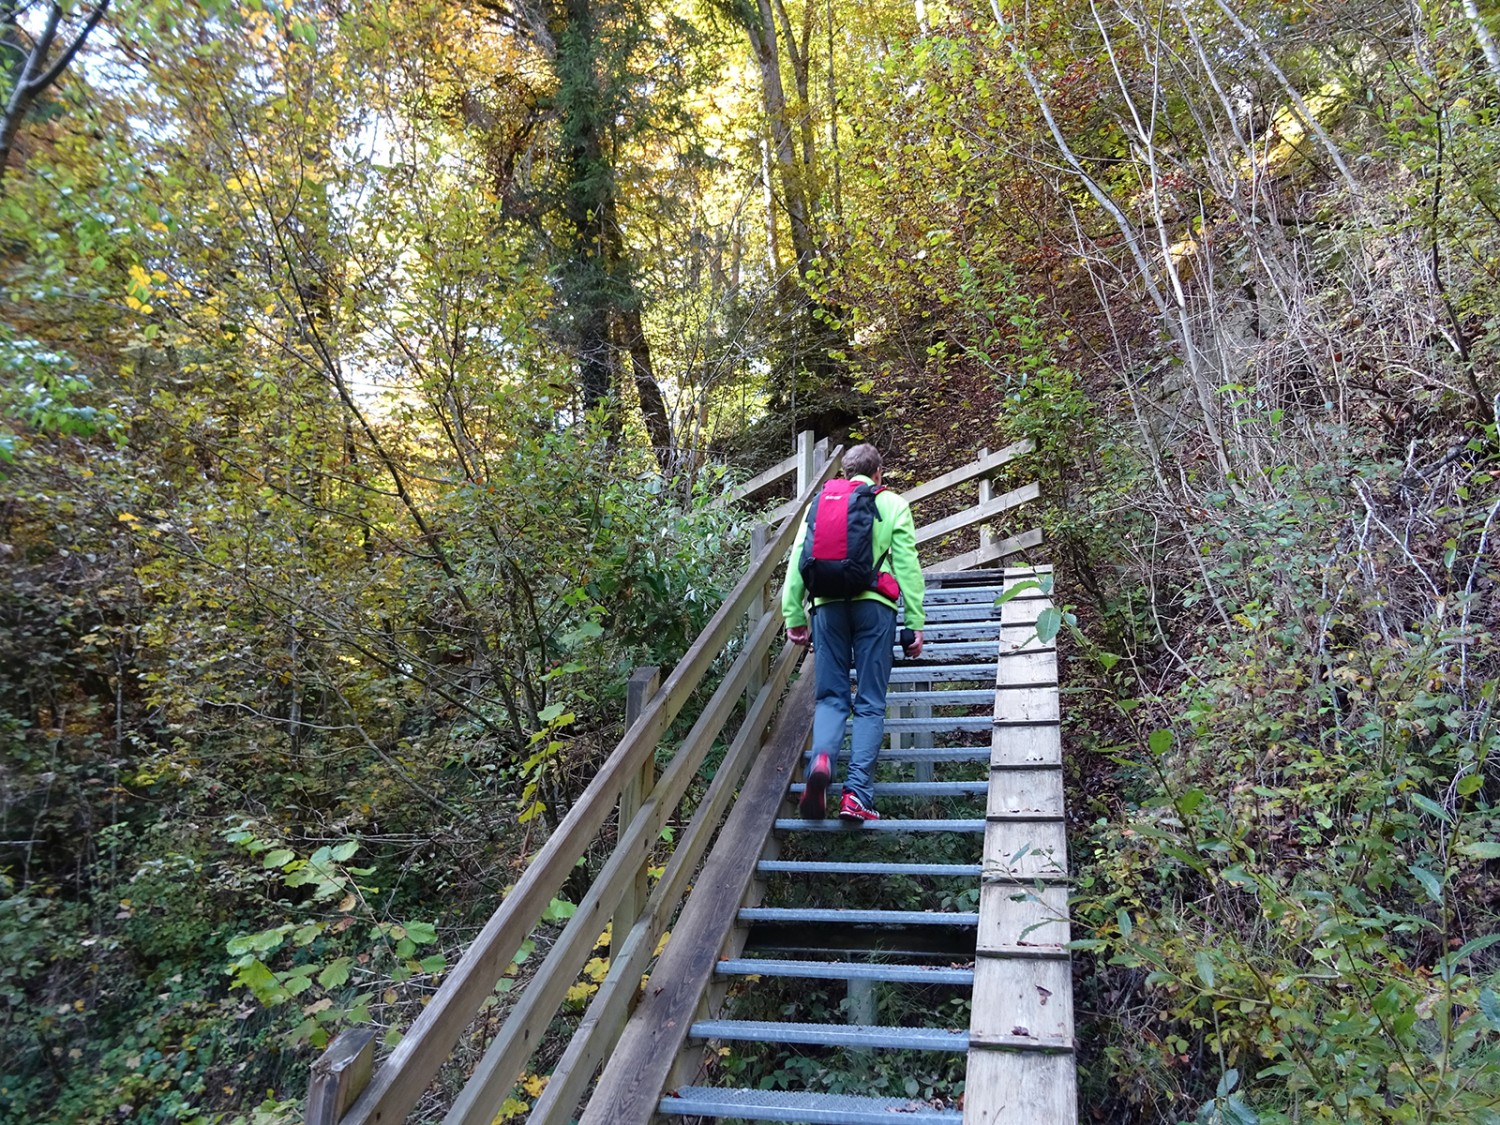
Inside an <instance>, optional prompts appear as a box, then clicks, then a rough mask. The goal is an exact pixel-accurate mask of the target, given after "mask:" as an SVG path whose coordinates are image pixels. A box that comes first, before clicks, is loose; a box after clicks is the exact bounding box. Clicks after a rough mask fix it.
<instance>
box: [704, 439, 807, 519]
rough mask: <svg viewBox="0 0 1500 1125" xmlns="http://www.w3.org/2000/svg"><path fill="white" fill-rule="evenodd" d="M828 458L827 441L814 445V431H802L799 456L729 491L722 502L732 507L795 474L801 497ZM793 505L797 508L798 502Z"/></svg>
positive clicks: (786, 459) (786, 460)
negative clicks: (824, 460) (808, 483)
mask: <svg viewBox="0 0 1500 1125" xmlns="http://www.w3.org/2000/svg"><path fill="white" fill-rule="evenodd" d="M827 455H828V439H827V438H823V439H821V440H820V441H818V442H816V443H814V441H813V431H812V430H803V431H802V432H801V433H799V434H798V435H797V452H795V453H793V454H792V455H791V456H790V457H786V458H783V459H782V460H780V461H778V462H776V464H774V465H772V466H771V467H770V468H769V469H765V470H763V471H761V472H759V473H756V474H755V476H753V477H751V478H750V479H749V480H747V481H746V482H745V483H744V484H742V485H739V486H737V487H735V488H732V489H730V491H729V492H728V493H727V494H726V495H725V497H724V500H723V502H724V503H726V504H733V503H735V502H736V501H739V500H743V499H745V497H747V496H754V495H755V494H756V493H757V492H759V491H760V490H761V489H763V488H770V487H771V485H773V484H776V483H777V482H779V481H783V480H785V479H786V478H787V477H789V476H791V475H792V474H793V473H796V474H797V492H798V494H799V495H800V494H801V493H803V492H806V491H807V488H806V486H805V485H806V482H808V481H810V480H811V479H812V478H813V476H814V474H816V473H817V471H818V470H819V469H821V468H822V460H823V458H824V457H826V456H827ZM792 503H793V504H795V503H796V500H793V501H792Z"/></svg>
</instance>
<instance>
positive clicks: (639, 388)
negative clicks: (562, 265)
mask: <svg viewBox="0 0 1500 1125" xmlns="http://www.w3.org/2000/svg"><path fill="white" fill-rule="evenodd" d="M620 343H621V344H622V345H623V347H624V348H625V353H626V355H628V356H629V357H630V374H631V377H632V378H633V379H634V381H635V390H636V394H637V395H638V396H639V397H640V400H641V417H642V418H643V419H645V422H646V433H647V434H648V435H650V438H651V451H652V452H653V453H655V454H656V465H657V468H658V469H660V470H661V475H662V477H663V479H671V476H672V474H673V472H674V471H675V469H676V465H677V451H676V449H675V448H674V447H673V444H672V421H671V419H670V418H669V417H668V416H667V403H666V400H665V399H664V398H663V397H662V393H661V385H660V384H659V383H658V382H657V381H656V372H655V371H654V370H653V368H652V365H651V344H650V342H649V341H648V340H647V339H646V332H645V329H644V327H643V326H642V325H641V310H640V308H639V307H638V306H634V305H633V306H630V307H627V308H624V309H622V310H621V311H620Z"/></svg>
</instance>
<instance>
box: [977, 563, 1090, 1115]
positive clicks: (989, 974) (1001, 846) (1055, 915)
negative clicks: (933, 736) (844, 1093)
mask: <svg viewBox="0 0 1500 1125" xmlns="http://www.w3.org/2000/svg"><path fill="white" fill-rule="evenodd" d="M1041 573H1044V571H1041V570H1026V569H1021V568H1016V569H1014V570H1007V571H1006V572H1005V581H1006V584H1007V585H1011V584H1013V583H1017V582H1023V581H1027V580H1030V579H1035V578H1037V577H1039V576H1040V574H1041ZM1027 595H1028V596H1025V597H1018V598H1013V599H1012V600H1011V601H1009V602H1006V603H1005V604H1004V605H1003V606H1002V607H1001V626H1002V628H1001V643H1000V656H999V665H998V668H997V671H996V676H995V684H996V690H995V716H994V718H995V730H994V737H993V740H992V742H991V754H990V789H989V797H988V801H987V809H986V818H987V819H988V821H989V823H988V824H986V826H985V833H984V877H983V881H982V883H981V887H980V892H979V930H978V934H977V935H976V950H975V962H974V1004H973V1011H972V1016H971V1018H970V1025H969V1041H970V1048H969V1059H968V1077H967V1080H966V1082H965V1094H964V1121H965V1123H966V1125H977V1123H983V1125H1043V1123H1045V1125H1076V1122H1077V1120H1078V1104H1077V1103H1078V1093H1077V1085H1078V1083H1077V1075H1076V1066H1075V1062H1074V1057H1073V975H1072V974H1073V967H1072V962H1071V960H1070V958H1069V956H1068V952H1067V949H1066V945H1067V942H1068V939H1069V923H1068V887H1067V878H1066V877H1067V863H1068V860H1067V851H1068V841H1067V826H1066V821H1065V820H1064V819H1063V813H1064V807H1063V803H1064V802H1063V784H1062V780H1063V772H1062V730H1061V726H1060V722H1059V721H1060V719H1061V711H1060V707H1059V702H1058V693H1057V654H1056V651H1055V650H1054V648H1053V647H1052V646H1051V644H1050V643H1049V644H1047V645H1043V644H1042V643H1041V641H1040V640H1039V638H1038V637H1037V635H1036V624H1035V623H1036V620H1037V617H1038V614H1039V613H1040V612H1041V611H1042V610H1043V609H1044V608H1046V606H1047V605H1048V604H1050V603H1049V602H1048V601H1047V600H1046V599H1043V598H1039V597H1036V596H1035V595H1034V594H1032V591H1030V590H1028V591H1027Z"/></svg>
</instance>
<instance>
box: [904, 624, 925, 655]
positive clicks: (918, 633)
mask: <svg viewBox="0 0 1500 1125" xmlns="http://www.w3.org/2000/svg"><path fill="white" fill-rule="evenodd" d="M912 633H913V637H912V642H911V647H910V648H908V649H907V650H906V655H907V656H909V657H911V658H912V659H913V660H915V659H916V658H917V657H919V656H921V655H922V630H920V629H913V630H912Z"/></svg>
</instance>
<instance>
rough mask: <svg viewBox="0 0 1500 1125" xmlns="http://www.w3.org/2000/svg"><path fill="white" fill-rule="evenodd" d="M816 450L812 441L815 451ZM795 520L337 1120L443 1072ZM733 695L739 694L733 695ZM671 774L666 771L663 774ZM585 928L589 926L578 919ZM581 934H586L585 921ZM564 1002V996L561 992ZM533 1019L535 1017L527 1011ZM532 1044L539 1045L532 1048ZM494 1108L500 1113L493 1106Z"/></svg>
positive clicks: (369, 1118)
mask: <svg viewBox="0 0 1500 1125" xmlns="http://www.w3.org/2000/svg"><path fill="white" fill-rule="evenodd" d="M811 448H812V447H811V444H810V443H809V449H811ZM842 452H843V451H842V449H840V450H838V451H836V452H835V454H834V456H833V457H831V458H830V459H829V460H828V461H827V463H826V464H825V465H824V466H823V467H822V472H820V473H818V474H817V475H816V477H814V478H812V479H810V480H809V482H808V487H807V488H805V489H804V490H803V494H802V496H801V499H800V504H802V505H806V504H809V503H811V501H812V498H813V497H814V496H815V495H816V491H817V489H818V488H819V487H821V485H822V483H823V481H824V480H826V479H827V478H828V477H831V476H832V475H833V473H834V471H835V470H836V469H837V468H838V466H839V464H840V462H841V460H842ZM796 526H797V521H796V520H795V519H792V520H788V521H786V522H785V523H783V524H782V526H781V527H780V529H779V530H778V531H777V533H776V534H775V535H773V536H770V537H768V540H769V541H768V542H767V544H766V548H765V550H764V551H763V552H762V553H761V555H760V556H759V558H757V559H756V560H755V561H754V563H753V565H752V566H751V568H750V570H749V571H748V572H747V573H746V575H745V576H744V578H742V579H741V580H740V582H739V583H738V584H737V585H736V586H735V587H734V589H733V590H732V591H730V593H729V595H728V596H727V597H726V598H725V600H724V603H723V605H721V606H720V607H719V610H718V612H717V613H715V614H714V616H713V618H712V619H711V620H710V621H709V623H708V625H707V626H706V627H705V628H704V630H703V632H702V633H701V634H700V635H699V637H698V639H697V640H696V641H695V642H694V643H693V645H692V647H691V648H689V650H688V651H687V653H686V654H685V655H684V656H683V658H682V660H681V661H679V662H678V664H677V667H676V668H674V669H673V671H672V673H671V675H669V676H668V677H667V679H666V682H665V683H663V684H662V686H661V689H660V690H659V691H657V692H656V694H655V695H654V696H653V697H652V698H651V700H650V701H649V702H648V703H647V705H646V707H645V709H644V711H643V713H642V714H641V716H640V718H638V719H637V720H636V721H635V723H633V724H632V725H631V726H630V728H629V729H628V730H627V731H626V732H625V735H624V737H623V738H622V739H621V740H620V742H619V743H618V745H616V747H615V749H614V751H613V752H612V753H611V754H610V756H609V758H608V759H606V761H605V762H604V764H603V765H602V766H601V767H600V768H599V772H598V773H597V774H596V775H595V776H594V779H593V781H592V782H590V784H589V786H588V788H587V789H586V790H585V791H584V793H583V795H582V796H581V797H580V798H579V799H578V800H577V801H576V802H575V803H574V805H573V807H572V808H571V809H570V810H568V812H567V814H566V815H565V816H564V817H563V820H562V823H560V824H559V825H558V827H557V828H556V830H554V832H553V833H552V835H551V837H549V838H548V840H547V842H546V843H545V844H544V845H543V846H542V848H541V850H540V851H539V852H538V853H537V855H536V857H535V858H534V859H533V860H532V862H531V864H530V865H529V866H528V867H527V869H526V871H525V872H524V873H523V874H522V876H521V878H520V879H519V880H517V882H516V884H515V886H514V887H513V888H512V890H511V892H510V893H509V894H508V895H507V896H506V897H505V899H504V901H503V902H502V903H501V904H500V906H499V908H498V909H497V910H496V911H495V913H494V914H493V915H491V917H490V919H489V921H488V922H486V923H485V926H484V928H483V929H482V930H481V931H480V933H479V935H478V937H476V939H475V940H474V942H473V944H472V945H470V947H469V949H468V950H467V951H466V952H465V953H464V956H463V957H462V959H460V961H459V962H458V964H457V965H456V966H455V967H454V969H453V971H452V972H451V973H450V974H449V976H448V978H447V979H446V980H445V981H444V982H443V985H442V987H441V988H440V989H439V990H438V992H437V994H436V995H434V996H433V998H432V1001H431V1002H430V1003H429V1004H428V1005H427V1007H426V1008H425V1009H424V1010H423V1012H422V1014H421V1015H420V1016H419V1017H418V1018H417V1020H416V1022H415V1023H414V1024H413V1025H412V1027H411V1029H410V1031H408V1032H407V1034H406V1036H405V1038H403V1039H402V1041H401V1042H400V1043H399V1044H398V1045H397V1046H396V1048H395V1049H394V1050H393V1051H392V1052H391V1054H390V1056H389V1057H388V1058H387V1059H386V1060H385V1063H384V1064H383V1065H382V1066H381V1067H380V1068H379V1069H378V1070H377V1071H376V1073H375V1075H374V1077H373V1079H372V1080H371V1082H370V1085H369V1086H368V1087H367V1088H366V1090H365V1092H364V1094H362V1095H361V1096H360V1098H359V1099H358V1100H357V1101H356V1102H355V1104H354V1106H353V1107H352V1109H351V1110H350V1111H349V1113H348V1114H347V1115H346V1116H345V1117H344V1118H343V1119H342V1120H341V1122H340V1125H377V1123H379V1125H391V1123H394V1122H399V1121H404V1120H405V1118H406V1115H407V1114H408V1113H409V1112H410V1111H411V1109H412V1107H413V1106H414V1105H416V1103H417V1100H418V1099H419V1098H420V1097H421V1095H422V1091H423V1090H424V1089H426V1087H427V1085H428V1083H429V1082H431V1080H432V1078H433V1076H434V1075H436V1073H437V1072H438V1069H439V1068H440V1067H441V1066H442V1064H443V1062H444V1060H446V1059H447V1058H448V1056H449V1055H450V1054H451V1053H452V1051H453V1048H454V1045H455V1044H456V1043H457V1042H458V1039H459V1036H460V1035H462V1034H463V1031H464V1029H465V1028H466V1027H467V1026H468V1025H469V1024H470V1023H471V1022H472V1021H473V1019H474V1017H475V1015H476V1014H477V1012H478V1011H479V1008H480V1005H481V1004H482V1003H483V1002H484V1001H485V1000H486V999H487V998H488V997H489V996H490V995H491V993H492V992H493V991H494V988H495V985H496V984H497V983H498V982H499V980H500V978H501V976H502V975H503V974H504V972H505V970H506V968H507V966H509V965H510V964H511V962H512V961H513V959H514V957H515V954H516V952H517V950H519V948H520V946H521V943H522V941H524V940H525V938H526V936H527V934H529V933H530V932H531V930H532V929H533V928H534V927H535V925H536V924H537V922H538V920H539V919H540V918H541V915H542V913H543V911H544V910H545V909H546V907H547V904H548V903H549V902H550V901H551V899H552V898H553V896H554V895H555V894H556V893H557V892H558V890H560V889H561V887H562V885H563V882H564V881H565V880H566V879H567V877H568V875H569V873H570V872H571V871H572V869H573V866H574V864H575V863H576V862H577V860H578V858H579V857H580V856H581V855H583V853H584V851H585V850H586V849H587V848H588V846H589V845H590V843H591V842H592V841H593V839H594V837H595V835H596V834H597V833H598V831H599V830H600V828H601V827H602V826H603V824H604V822H605V820H606V819H607V818H608V817H609V815H610V813H611V811H612V810H613V808H614V806H615V802H616V801H618V800H619V798H620V796H621V794H622V792H624V790H625V789H626V787H627V786H628V785H629V784H630V783H631V782H632V781H633V780H634V779H636V778H639V777H641V776H642V770H643V768H644V766H645V764H646V762H647V760H648V758H650V757H651V756H652V755H654V753H655V750H656V745H657V743H658V742H659V741H660V739H661V737H662V735H663V734H664V733H665V732H666V729H667V727H668V725H669V724H670V723H671V722H672V720H673V719H675V718H676V716H677V714H678V713H679V712H680V711H681V710H682V707H683V706H684V705H685V704H686V702H687V700H688V699H689V697H690V696H691V695H692V693H693V691H694V690H696V688H697V687H698V685H699V683H700V682H701V681H702V679H703V677H704V675H705V674H706V673H707V671H708V670H709V668H710V667H711V666H712V664H713V662H714V661H715V660H716V659H717V658H718V656H719V654H720V653H721V652H722V651H723V649H724V647H725V645H726V644H727V643H728V642H729V640H730V639H731V637H732V635H733V633H734V632H735V631H736V630H737V629H738V628H739V627H740V623H741V622H742V621H743V619H744V618H745V615H746V613H747V611H749V610H750V609H751V608H752V606H757V605H762V606H763V605H764V591H765V587H766V584H767V583H768V582H769V581H770V579H771V577H772V575H773V574H774V572H775V570H776V568H777V566H778V565H779V563H780V562H781V559H782V557H783V556H784V555H785V554H786V552H787V549H788V548H789V547H790V545H791V541H792V538H793V536H794V534H795V531H796ZM777 625H779V617H778V615H776V614H774V613H771V614H765V615H764V617H763V618H762V620H761V626H760V628H759V629H758V630H757V635H758V636H759V637H761V638H762V639H763V640H764V638H768V637H772V636H774V634H775V626H777ZM766 643H769V642H766ZM748 647H749V646H747V649H748ZM742 655H745V654H742ZM755 655H756V659H755V661H749V660H746V661H744V662H743V663H741V664H740V669H741V673H742V675H740V676H737V677H736V679H737V680H738V686H737V687H736V688H735V693H734V694H735V695H738V694H739V693H741V692H743V691H744V689H745V687H746V686H747V685H748V682H749V669H751V668H752V667H755V666H757V664H758V661H759V658H760V656H761V655H762V654H761V653H756V654H755ZM720 694H723V693H716V695H715V699H716V700H718V699H719V698H720ZM730 698H731V701H732V698H733V697H730ZM710 709H711V710H714V711H716V712H722V713H721V714H720V715H719V719H718V724H717V726H716V727H715V728H714V729H715V732H717V728H718V726H722V725H723V721H724V719H726V718H727V717H728V714H729V710H730V709H731V707H730V705H729V704H724V703H723V702H722V701H720V703H719V704H717V705H716V704H714V703H713V702H711V704H710ZM695 729H696V728H695ZM665 777H666V775H665V774H664V775H663V779H665ZM662 784H663V783H662V782H658V783H657V788H658V789H660V788H661V787H662ZM653 798H654V794H653V795H652V796H651V797H647V798H646V799H645V801H644V802H643V805H642V808H641V811H640V812H638V813H637V814H636V817H635V820H634V821H633V822H632V823H633V824H642V823H643V821H647V820H649V819H650V818H653V817H655V816H656V815H658V811H659V810H660V809H661V807H662V805H664V803H665V802H662V801H656V800H654V799H653ZM648 810H649V811H648ZM661 815H663V816H664V815H665V812H664V811H662V812H661ZM627 832H628V834H629V835H630V836H631V838H632V839H635V838H636V837H637V836H639V835H641V833H637V832H629V830H627ZM636 846H637V848H639V847H640V841H639V840H636ZM648 846H649V842H648ZM643 857H644V853H642V852H640V851H637V852H636V853H635V854H634V855H632V856H631V857H630V858H631V862H626V860H625V858H624V857H622V859H621V862H620V863H619V864H618V865H617V866H616V868H615V869H614V870H613V871H612V872H611V877H610V881H611V882H612V883H613V884H614V885H613V886H612V887H611V888H610V890H611V893H616V892H618V893H620V894H623V893H624V889H625V888H624V881H625V879H626V878H627V877H628V879H629V880H630V881H631V882H632V883H633V881H634V879H635V870H636V869H635V867H634V866H633V865H632V864H633V863H634V862H636V861H638V860H639V859H641V858H643ZM611 862H613V860H612V861H611ZM605 882H606V880H605V879H604V878H602V877H601V878H600V879H598V880H596V884H602V883H605ZM606 897H607V896H606V895H605V893H604V891H602V890H601V892H600V894H599V895H598V896H597V901H596V903H595V908H594V911H593V914H592V917H593V921H594V922H595V923H597V926H598V927H599V928H596V929H594V931H593V934H590V935H589V940H590V943H591V942H592V938H593V937H594V936H595V935H597V934H598V933H599V929H601V928H602V926H603V919H604V918H605V917H607V915H608V911H609V910H611V909H613V908H614V905H615V904H616V903H617V902H618V898H615V899H614V900H613V901H611V902H610V903H609V906H608V908H603V906H602V904H603V902H604V901H605V899H606ZM578 915H584V920H585V921H588V920H589V918H590V915H588V914H585V912H584V910H582V909H580V910H579V911H578V914H576V915H575V921H576V920H577V918H578ZM581 926H582V923H580V927H581ZM577 932H582V930H581V928H580V930H579V931H577ZM564 934H565V936H566V934H567V931H564ZM559 944H561V941H560V942H559ZM585 952H587V950H585ZM575 973H576V970H575ZM559 975H561V974H559ZM570 980H571V977H568V978H565V979H564V982H563V988H564V989H566V987H567V984H568V983H569V981H570ZM538 985H540V986H541V988H540V990H541V991H546V992H549V993H550V992H553V991H556V986H555V984H554V983H549V982H547V981H546V980H545V979H543V978H541V977H539V978H537V979H536V980H534V981H533V984H532V987H533V988H537V986H538ZM528 991H531V989H528ZM558 999H559V1000H560V999H561V996H560V995H559V997H558ZM523 1002H524V997H523ZM532 1006H533V1007H535V1008H537V1009H538V1010H539V1009H540V1008H541V1007H542V1006H543V1005H541V1004H540V1002H537V1003H535V1004H533V1005H532ZM553 1007H554V1008H555V1007H556V1005H555V1004H554V1005H553ZM527 1018H528V1019H530V1018H531V1017H530V1015H528V1017H527ZM541 1027H545V1022H543V1023H542V1024H541V1025H540V1027H537V1028H532V1029H529V1030H531V1031H533V1032H539V1031H540V1028H541ZM534 1045H535V1044H534V1042H533V1043H532V1044H531V1046H534ZM517 1049H519V1048H517ZM499 1050H500V1051H501V1052H503V1053H504V1054H503V1059H502V1061H504V1062H506V1063H507V1064H508V1063H509V1061H510V1054H509V1051H510V1050H511V1049H510V1048H507V1047H504V1046H502V1047H501V1048H500V1049H499ZM529 1053H530V1047H528V1048H527V1054H529ZM523 1061H524V1056H523ZM499 1069H504V1068H499ZM497 1072H498V1071H497ZM492 1113H493V1110H491V1114H492Z"/></svg>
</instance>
